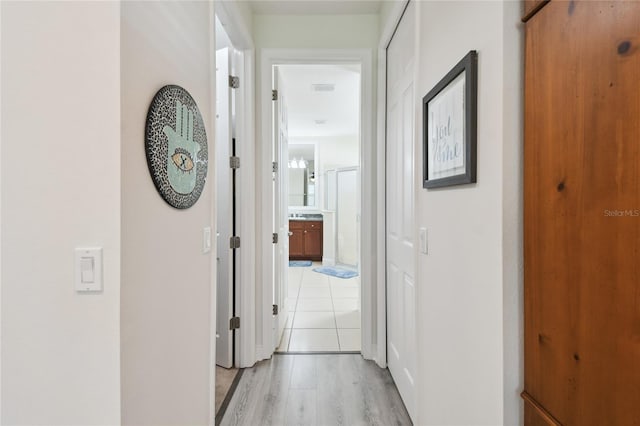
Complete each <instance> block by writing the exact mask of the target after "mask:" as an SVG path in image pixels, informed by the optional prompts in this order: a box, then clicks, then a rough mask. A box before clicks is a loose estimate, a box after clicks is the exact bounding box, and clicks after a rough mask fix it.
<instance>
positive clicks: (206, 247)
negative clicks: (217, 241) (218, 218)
mask: <svg viewBox="0 0 640 426" xmlns="http://www.w3.org/2000/svg"><path fill="white" fill-rule="evenodd" d="M210 251H211V227H209V226H207V227H206V228H204V229H203V230H202V253H209V252H210Z"/></svg>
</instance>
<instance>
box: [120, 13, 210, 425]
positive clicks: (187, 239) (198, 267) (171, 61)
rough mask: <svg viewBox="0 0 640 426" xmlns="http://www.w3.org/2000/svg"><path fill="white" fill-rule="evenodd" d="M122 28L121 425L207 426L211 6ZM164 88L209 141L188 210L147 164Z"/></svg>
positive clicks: (124, 17)
mask: <svg viewBox="0 0 640 426" xmlns="http://www.w3.org/2000/svg"><path fill="white" fill-rule="evenodd" d="M121 26H122V34H121V40H122V43H121V48H122V50H121V55H122V56H121V68H120V70H121V78H122V85H121V92H120V93H121V97H122V156H121V159H122V298H121V303H122V307H121V310H122V316H121V333H122V423H123V424H131V425H133V424H135V425H144V424H150V425H151V424H164V425H169V424H182V425H184V424H199V425H200V424H206V423H208V422H209V420H210V414H211V413H210V405H211V404H213V399H214V395H213V394H212V392H211V389H210V377H209V374H210V366H212V365H213V361H212V355H211V354H212V353H215V347H214V346H213V345H212V339H213V340H215V339H214V337H213V335H212V332H213V330H212V329H211V327H210V318H215V292H212V290H213V280H214V277H215V270H214V268H215V265H214V262H212V259H215V257H214V256H215V254H214V253H209V254H206V255H203V254H202V232H203V228H204V227H206V226H212V224H213V223H215V219H214V217H213V191H214V183H215V180H214V177H215V169H214V168H213V165H214V164H215V158H214V157H215V156H214V152H215V150H214V149H213V147H214V134H215V133H214V128H213V117H214V115H213V105H214V102H215V97H214V90H215V87H214V85H213V84H214V83H213V82H214V80H213V79H214V72H215V70H214V68H213V58H212V55H213V53H214V49H215V44H214V21H213V9H212V3H211V2H201V1H196V2H189V1H185V2H170V1H167V2H124V3H122V14H121ZM166 84H177V85H180V86H182V87H184V88H185V89H186V90H188V91H189V93H190V94H191V95H192V96H193V98H194V99H195V101H196V103H197V104H198V107H199V109H200V112H201V113H202V116H203V120H204V123H205V127H206V132H207V137H208V141H209V172H208V177H207V183H206V186H205V189H204V191H203V193H202V196H201V197H200V199H199V200H198V202H197V203H196V204H195V205H194V206H193V207H191V208H189V209H187V210H177V209H174V208H172V207H170V206H169V205H168V204H167V203H165V202H164V200H163V199H162V198H161V197H160V195H159V194H158V193H157V191H156V189H155V187H154V185H153V182H152V181H151V177H150V175H149V172H148V169H147V163H146V158H145V152H144V129H145V120H146V114H147V110H148V108H149V104H150V103H151V100H152V98H153V96H154V95H155V93H156V92H157V91H158V90H159V89H160V88H161V87H162V86H164V85H166ZM214 247H215V244H214ZM210 315H211V317H210Z"/></svg>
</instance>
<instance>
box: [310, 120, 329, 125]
mask: <svg viewBox="0 0 640 426" xmlns="http://www.w3.org/2000/svg"><path fill="white" fill-rule="evenodd" d="M313 121H315V122H316V124H318V125H321V124H325V123H326V122H327V120H313Z"/></svg>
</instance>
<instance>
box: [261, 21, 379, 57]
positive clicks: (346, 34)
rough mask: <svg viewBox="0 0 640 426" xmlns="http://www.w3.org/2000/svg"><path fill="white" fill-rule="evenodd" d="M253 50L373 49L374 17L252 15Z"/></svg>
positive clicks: (375, 39)
mask: <svg viewBox="0 0 640 426" xmlns="http://www.w3.org/2000/svg"><path fill="white" fill-rule="evenodd" d="M253 35H254V40H255V44H256V47H257V48H262V47H273V48H316V49H331V48H338V49H347V48H356V47H371V48H374V47H377V44H378V15H254V17H253Z"/></svg>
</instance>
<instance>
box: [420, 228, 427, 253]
mask: <svg viewBox="0 0 640 426" xmlns="http://www.w3.org/2000/svg"><path fill="white" fill-rule="evenodd" d="M428 252H429V243H428V240H427V228H420V253H422V254H428Z"/></svg>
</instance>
